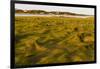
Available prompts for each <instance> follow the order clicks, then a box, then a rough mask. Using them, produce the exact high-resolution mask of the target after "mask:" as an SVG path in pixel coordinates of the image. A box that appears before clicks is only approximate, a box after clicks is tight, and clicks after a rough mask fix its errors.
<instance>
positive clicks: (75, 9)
mask: <svg viewBox="0 0 100 69" xmlns="http://www.w3.org/2000/svg"><path fill="white" fill-rule="evenodd" d="M15 8H16V9H23V10H45V11H62V12H72V13H78V14H86V15H94V8H83V7H69V6H68V7H67V6H49V5H35V4H33V5H32V4H18V3H16V4H15Z"/></svg>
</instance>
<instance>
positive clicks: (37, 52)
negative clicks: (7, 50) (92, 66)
mask: <svg viewBox="0 0 100 69" xmlns="http://www.w3.org/2000/svg"><path fill="white" fill-rule="evenodd" d="M76 61H94V18H93V17H90V18H65V17H35V16H24V17H21V16H20V17H19V16H16V17H15V63H16V65H34V64H50V63H69V62H76Z"/></svg>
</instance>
